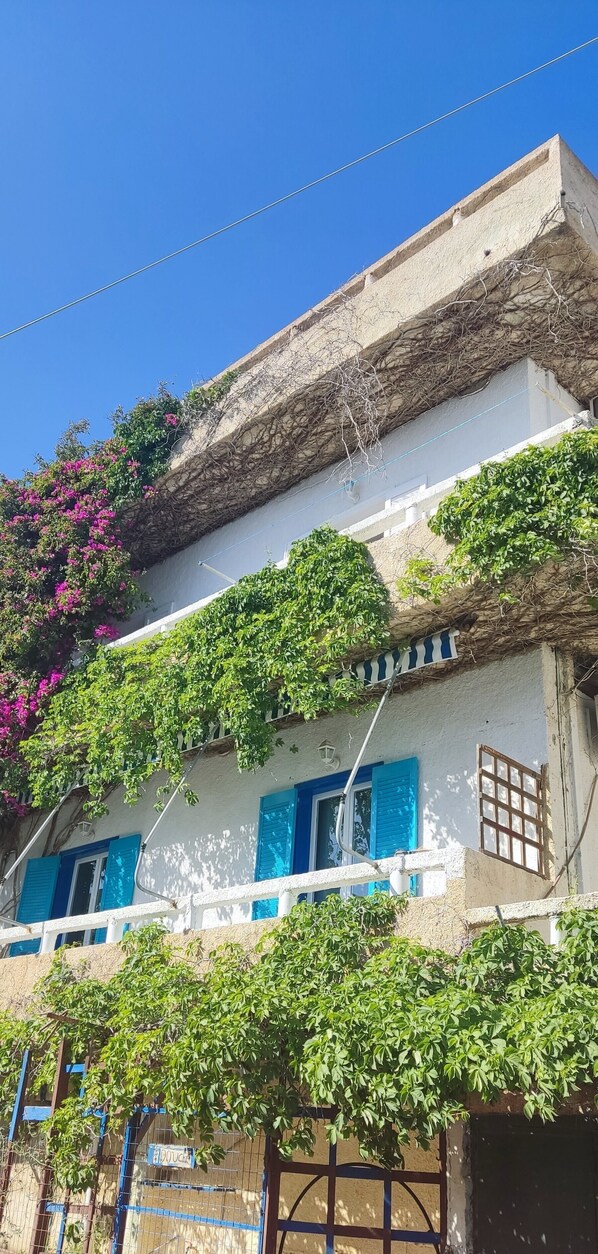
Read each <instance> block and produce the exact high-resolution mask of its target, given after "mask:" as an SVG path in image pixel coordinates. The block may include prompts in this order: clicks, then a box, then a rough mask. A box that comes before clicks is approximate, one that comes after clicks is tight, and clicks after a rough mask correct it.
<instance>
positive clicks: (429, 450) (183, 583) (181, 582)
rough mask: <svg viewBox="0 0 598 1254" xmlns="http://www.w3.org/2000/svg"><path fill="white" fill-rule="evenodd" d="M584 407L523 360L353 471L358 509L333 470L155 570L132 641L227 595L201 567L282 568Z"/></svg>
mask: <svg viewBox="0 0 598 1254" xmlns="http://www.w3.org/2000/svg"><path fill="white" fill-rule="evenodd" d="M578 408H579V406H578V405H577V403H576V401H575V400H574V399H573V397H571V396H569V394H568V393H566V392H565V391H564V390H563V389H562V388H560V387H559V385H558V384H557V383H556V381H555V379H554V376H553V375H551V374H550V373H549V372H548V371H545V370H541V369H540V368H539V367H537V366H536V365H535V364H534V363H533V362H531V361H530V360H529V359H525V360H523V361H520V362H518V363H517V364H516V365H514V366H510V367H509V368H508V369H506V370H504V371H501V372H500V373H499V374H498V375H495V376H494V378H492V379H491V380H490V381H489V382H488V383H487V385H486V386H485V387H483V388H481V389H478V390H476V391H475V392H474V393H472V394H471V395H469V396H462V397H459V398H457V399H455V400H451V401H446V402H445V403H444V404H442V405H438V406H437V407H436V408H435V409H432V410H429V411H428V412H426V413H424V414H421V415H420V416H419V417H418V418H417V419H416V420H415V421H414V422H410V423H407V424H406V425H405V426H403V427H400V428H399V429H398V430H397V431H394V432H392V433H391V434H390V435H388V436H386V437H385V438H384V439H383V440H382V441H381V445H380V451H379V453H376V454H374V455H373V458H372V466H371V468H369V469H368V467H367V466H366V465H365V464H364V463H363V462H359V461H357V462H356V463H355V466H354V468H353V471H352V477H353V480H354V481H355V482H356V484H357V487H358V491H359V501H357V502H356V503H352V502H351V501H350V499H349V498H348V496H347V492H346V490H345V489H344V488H343V486H342V482H341V481H342V479H343V478H344V479H346V475H347V472H346V468H345V470H344V471H343V472H340V471H339V470H338V469H337V470H335V469H334V468H332V469H330V468H328V469H327V470H324V471H321V472H320V473H319V474H316V475H313V476H312V477H311V478H309V479H306V480H304V482H303V483H302V484H301V485H300V486H299V487H296V488H293V489H291V490H290V491H288V492H284V493H282V494H281V495H280V496H279V497H277V498H275V499H274V500H272V501H269V502H268V504H267V505H264V506H262V507H261V508H260V509H254V510H251V511H250V512H249V513H247V514H245V515H244V516H243V517H242V518H238V519H236V520H235V521H234V522H232V523H229V524H228V525H227V526H225V527H221V528H219V529H218V530H217V531H214V532H212V533H211V534H210V535H207V536H204V537H203V538H202V539H201V540H198V541H197V542H196V543H195V544H192V545H190V546H189V547H188V548H186V549H183V550H181V552H180V553H177V554H175V555H174V556H173V557H169V558H167V559H166V561H164V562H161V563H159V564H158V565H157V566H154V567H152V568H151V570H149V571H148V572H147V574H146V575H145V576H144V579H143V581H142V582H143V585H144V588H145V590H146V591H147V593H148V594H149V596H150V597H151V598H152V603H153V608H149V609H148V608H147V607H145V608H144V609H142V610H140V611H139V612H138V613H137V614H136V615H135V616H134V617H133V618H132V619H131V620H130V623H129V624H128V625H127V627H126V628H125V632H126V631H129V630H134V629H136V628H138V627H140V626H142V625H143V624H144V622H145V621H146V620H153V619H155V618H158V617H163V616H164V615H166V614H169V613H170V612H171V611H173V610H178V609H181V608H183V607H184V606H186V605H189V604H191V603H192V602H194V601H197V600H199V599H200V598H201V597H204V596H209V595H210V594H211V593H214V592H216V591H218V590H219V589H220V588H222V587H223V582H224V581H223V580H222V579H220V578H219V577H218V576H217V575H214V574H213V573H212V572H210V571H208V570H206V569H205V568H204V567H200V566H199V562H200V561H208V562H210V563H211V564H213V565H214V566H216V567H217V568H218V569H219V570H222V571H223V572H224V573H225V574H227V575H228V576H229V577H230V578H231V579H238V578H239V577H240V576H241V575H243V574H248V573H250V572H252V571H256V570H259V569H260V568H261V567H262V566H264V565H265V563H266V562H267V561H269V560H272V561H279V560H280V559H281V558H283V557H284V554H285V552H286V550H287V549H288V547H289V545H290V544H291V542H292V541H293V540H294V539H297V538H298V537H299V536H302V535H305V534H307V533H308V532H309V531H311V530H312V529H313V528H314V527H316V526H319V525H320V524H321V523H324V522H332V523H333V524H334V525H335V526H336V527H339V528H342V527H347V526H349V525H350V524H352V523H354V522H357V521H359V520H360V519H362V518H365V517H367V516H368V515H370V514H372V513H375V512H376V511H377V510H379V509H382V508H383V507H384V505H385V502H386V501H387V500H389V499H392V498H395V497H398V496H401V495H403V494H404V492H406V491H411V490H413V489H414V488H416V487H418V486H419V485H420V484H423V485H425V486H428V487H429V486H431V485H432V484H434V483H438V482H440V481H441V480H443V479H445V478H448V477H449V476H450V475H453V474H456V473H458V472H459V471H461V470H465V469H466V468H467V467H468V466H471V465H473V464H475V463H476V462H478V461H481V460H483V459H484V458H487V457H490V456H492V455H493V454H495V453H499V452H501V451H502V450H504V449H506V448H509V447H510V446H511V445H513V444H516V443H518V442H519V441H520V440H525V439H526V438H527V437H528V436H531V435H535V434H537V433H538V432H539V431H542V430H544V429H545V428H547V427H550V426H553V425H554V424H556V423H558V422H562V420H563V418H564V417H566V416H567V414H568V413H569V414H570V413H574V412H576V410H577V409H578Z"/></svg>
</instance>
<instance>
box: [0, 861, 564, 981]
mask: <svg viewBox="0 0 598 1254" xmlns="http://www.w3.org/2000/svg"><path fill="white" fill-rule="evenodd" d="M375 866H376V869H377V872H378V875H379V882H386V883H388V885H389V891H390V892H391V894H394V895H399V894H403V893H408V892H409V889H410V886H411V887H413V877H416V880H415V882H416V883H417V893H418V895H417V896H412V897H409V899H408V906H407V910H406V913H405V914H404V915H403V916H401V919H400V920H399V923H398V929H399V931H400V933H401V934H403V935H408V936H411V937H413V938H414V939H418V940H421V941H423V942H424V943H427V944H433V945H435V946H439V947H444V948H447V949H449V950H455V949H457V948H458V947H459V945H460V944H461V943H462V941H463V938H464V936H465V935H466V933H467V925H468V924H469V923H471V924H472V925H477V924H478V923H481V922H487V921H490V919H492V918H495V917H496V913H495V910H494V905H493V904H491V903H494V902H513V901H517V900H519V899H523V898H525V899H526V905H527V907H530V905H531V904H532V903H533V899H534V898H535V897H538V896H540V895H541V893H542V892H543V891H545V884H546V881H545V880H544V879H542V878H541V877H539V876H537V875H534V874H532V873H531V872H529V871H526V870H524V869H523V868H521V867H515V866H512V865H509V864H507V863H501V862H499V861H498V860H497V859H495V858H492V857H489V856H488V855H487V854H486V853H484V852H483V851H479V850H473V849H468V848H465V847H463V846H454V847H452V848H450V849H444V850H422V849H420V850H414V851H413V852H412V853H404V854H397V855H395V856H394V857H392V858H384V859H381V860H380V861H379V862H377V863H376V864H375ZM373 873H374V872H373V869H372V867H371V866H370V865H367V864H365V863H355V864H352V865H349V866H337V867H332V868H330V869H326V870H323V871H310V872H307V873H305V874H303V875H293V876H288V877H282V878H278V879H269V880H261V881H260V882H255V883H249V884H235V885H233V886H231V887H226V888H217V889H211V890H209V891H206V892H202V893H196V894H192V895H188V896H183V897H180V898H178V899H176V900H172V901H158V900H154V901H146V902H139V903H134V904H132V905H130V906H127V907H122V908H120V909H114V910H102V911H96V912H95V913H90V914H82V915H77V916H73V915H70V916H68V917H65V918H60V919H47V920H45V921H44V922H39V923H30V924H21V923H18V924H15V925H14V926H9V927H3V928H2V929H1V930H0V949H4V947H6V946H8V945H10V944H12V943H15V942H20V941H36V940H39V941H40V947H39V953H40V954H41V955H50V954H51V953H52V952H53V951H54V949H55V947H56V942H57V940H58V938H59V936H61V935H64V934H65V933H67V932H70V933H73V932H75V931H76V932H88V931H94V930H97V929H105V940H106V943H107V944H109V945H110V944H114V943H116V942H118V941H120V940H121V939H122V937H123V934H124V932H125V930H126V929H127V928H129V927H140V926H143V925H144V924H147V923H151V922H154V921H161V922H163V923H164V924H165V925H166V927H167V929H168V930H169V931H170V932H172V933H174V934H178V935H184V934H186V933H190V932H199V931H202V930H204V929H205V931H206V932H207V933H209V934H210V943H209V948H211V947H212V945H213V944H214V943H215V944H218V943H220V939H222V940H223V941H224V940H229V939H230V931H229V929H230V927H231V923H232V917H231V916H232V911H233V910H234V908H235V907H236V908H239V907H240V908H245V910H246V911H247V916H248V917H246V919H245V920H244V921H237V922H236V923H235V925H234V930H235V939H240V940H241V942H242V943H243V941H244V940H245V941H249V943H251V941H252V939H254V937H255V931H256V928H257V930H258V931H261V929H262V927H263V926H271V925H272V923H273V922H274V920H275V918H276V917H278V918H283V917H284V916H285V915H288V914H289V913H290V911H291V909H292V908H293V906H294V905H295V904H296V902H297V901H298V900H299V898H300V897H302V896H304V895H306V894H313V893H316V892H323V891H328V890H335V889H336V890H341V891H342V890H348V891H350V890H351V889H352V888H358V887H360V886H363V885H367V884H369V883H371V882H372V875H373ZM264 901H267V902H269V903H272V905H271V911H272V920H265V921H264V922H263V923H256V922H254V923H253V925H252V924H251V922H250V918H251V915H250V913H249V912H250V910H251V909H252V907H253V906H254V904H255V903H258V902H264ZM539 905H540V906H541V907H543V914H550V907H554V906H555V903H554V902H540V903H539ZM517 908H518V907H513V906H509V907H505V912H506V910H507V909H508V910H509V911H512V910H513V909H515V910H516V909H517ZM78 948H80V947H78ZM102 948H103V947H102V946H98V945H96V946H90V947H86V949H85V953H86V955H90V956H91V955H92V954H94V953H96V954H99V953H101V951H102ZM34 958H35V955H26V956H24V957H23V958H22V959H21V960H22V961H25V962H30V961H31V960H32V959H34ZM10 965H11V967H12V966H13V965H19V959H18V958H17V959H14V960H13V961H12V962H11V964H10ZM34 965H35V963H34Z"/></svg>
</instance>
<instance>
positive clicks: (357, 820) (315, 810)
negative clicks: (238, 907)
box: [253, 758, 419, 919]
mask: <svg viewBox="0 0 598 1254" xmlns="http://www.w3.org/2000/svg"><path fill="white" fill-rule="evenodd" d="M348 778H349V772H348V771H342V772H339V773H338V774H335V775H326V776H323V777H322V778H319V779H312V780H307V781H306V782H305V783H302V784H296V785H295V786H294V787H293V788H287V789H285V790H284V791H283V792H277V793H267V794H266V795H265V796H263V797H262V798H261V800H260V816H259V826H258V838H257V854H256V862H255V879H256V881H260V880H268V879H277V878H279V877H286V876H289V875H301V874H303V873H304V872H306V871H310V870H316V869H322V868H325V867H333V866H339V865H341V864H342V862H343V861H344V860H345V858H346V859H347V860H348V859H349V856H350V855H348V854H347V855H345V854H344V853H343V851H342V850H341V849H340V848H339V846H338V844H337V842H336V835H335V831H336V820H337V817H338V807H339V801H340V796H341V793H342V790H343V789H344V787H345V784H346V783H347V780H348ZM418 787H419V786H418V762H417V758H402V759H401V760H400V761H397V762H386V763H381V762H379V763H376V764H375V765H372V766H362V767H360V769H359V771H358V772H357V775H356V777H355V781H354V785H353V787H352V789H351V793H350V795H349V797H348V800H347V804H346V807H345V820H344V829H343V830H344V837H343V840H344V843H346V844H348V845H351V844H352V845H353V848H354V849H356V850H357V851H358V852H359V853H362V852H363V853H369V855H370V856H371V857H372V858H374V859H375V860H380V859H382V858H390V857H392V855H393V854H394V853H396V852H397V850H402V849H404V850H408V849H416V848H417V835H418ZM412 887H414V886H413V885H412ZM354 891H357V892H364V893H365V892H368V891H369V887H368V886H367V885H366V886H364V888H360V889H355V890H354ZM318 896H319V894H318V895H316V899H317V897H318ZM276 913H277V902H276V901H275V900H267V901H258V902H255V904H254V906H253V918H254V919H267V918H273V917H274V916H275V915H276Z"/></svg>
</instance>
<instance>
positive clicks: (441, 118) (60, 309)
mask: <svg viewBox="0 0 598 1254" xmlns="http://www.w3.org/2000/svg"><path fill="white" fill-rule="evenodd" d="M595 43H598V35H593V36H592V38H591V39H586V40H584V42H583V43H581V44H577V45H576V46H575V48H569V49H567V51H566V52H561V53H559V55H558V56H556V57H551V58H550V60H549V61H543V62H542V64H541V65H535V66H534V67H533V69H531V70H525V72H524V73H523V74H517V75H516V76H515V78H510V79H508V80H507V81H506V82H505V83H500V84H499V86H498V87H491V88H490V89H489V90H488V91H484V92H482V93H481V95H479V96H474V97H472V99H471V100H466V101H465V102H464V103H463V104H460V105H456V106H455V108H454V109H447V110H446V112H445V113H440V114H438V116H437V117H435V118H430V119H429V120H428V121H427V122H422V123H420V125H419V126H414V127H413V128H412V129H411V130H410V131H405V132H404V133H403V134H402V135H397V136H396V138H395V139H390V140H388V141H387V143H385V144H379V146H378V147H377V148H372V149H371V150H370V151H369V152H365V153H362V155H361V156H360V157H354V158H353V160H352V161H346V162H345V163H344V164H343V165H339V166H337V167H336V168H335V169H334V170H329V171H328V172H327V173H326V174H321V175H320V176H319V177H318V178H315V179H311V180H310V182H309V183H303V185H302V186H301V187H296V188H295V189H294V190H293V191H291V192H286V193H285V194H284V195H282V196H277V197H276V199H275V200H270V201H268V203H267V204H265V205H260V207H259V208H258V209H252V210H251V211H250V212H249V213H245V214H243V215H242V216H241V217H239V218H235V219H234V220H233V221H232V222H227V223H226V224H225V225H224V226H220V227H217V228H216V230H214V231H208V233H207V234H206V235H201V236H200V238H199V239H196V240H192V241H191V243H190V244H183V246H182V247H181V248H175V249H173V250H172V252H169V253H165V254H164V256H163V257H157V258H156V260H155V261H149V262H147V264H146V265H144V266H138V267H137V269H135V270H130V271H129V273H128V274H123V275H121V276H120V278H118V279H112V280H111V282H109V283H104V284H102V286H101V287H96V288H94V289H93V291H91V292H86V293H85V295H84V296H77V297H76V298H75V299H74V300H69V301H66V303H65V304H64V305H58V306H57V307H56V309H50V310H49V311H48V312H47V313H44V314H39V315H38V317H36V318H30V319H29V321H28V322H22V323H21V324H20V326H17V327H12V328H11V330H9V331H3V332H2V333H1V334H0V340H7V339H9V337H10V336H12V335H18V334H19V332H20V331H27V330H28V329H29V328H30V327H35V326H37V325H38V324H39V323H40V322H46V321H47V319H48V318H55V317H56V316H57V314H61V313H65V312H66V311H67V310H68V309H74V308H75V306H76V305H82V304H83V303H84V302H85V301H88V300H92V299H93V298H94V297H95V296H101V295H103V293H104V292H109V291H111V290H112V288H115V287H119V286H120V285H121V284H122V283H128V281H129V279H136V278H138V277H139V275H140V274H147V272H148V270H155V269H156V267H157V266H162V265H164V263H165V262H167V261H172V260H173V259H174V258H175V257H181V256H182V255H183V254H184V253H188V252H190V251H191V249H193V248H199V247H200V246H201V245H202V244H207V243H209V242H210V241H211V240H214V239H218V237H219V236H221V235H226V234H227V233H228V232H229V231H233V230H235V229H236V227H239V226H243V225H244V224H245V223H246V222H252V221H253V220H254V219H255V218H259V217H261V216H262V214H264V213H269V212H270V210H271V209H277V208H278V207H279V206H280V205H284V204H287V203H288V201H290V200H295V199H296V198H297V197H298V196H302V195H303V193H304V192H309V191H312V189H313V188H314V187H319V186H320V185H321V184H322V183H327V182H329V181H330V179H333V178H336V177H337V175H339V174H344V173H345V172H346V171H347V170H352V169H354V168H355V166H358V165H363V163H364V162H365V161H369V160H370V159H371V158H372V157H378V156H380V154H381V153H383V152H388V151H389V149H391V148H396V146H397V145H398V144H402V143H404V142H405V140H407V139H413V138H414V136H416V135H421V134H422V132H423V131H427V130H430V128H431V127H432V126H437V125H438V123H440V122H446V121H448V119H449V118H454V117H456V116H457V114H459V113H463V112H464V111H465V110H466V109H471V108H472V106H473V105H477V104H481V103H482V101H484V100H490V99H491V97H492V96H497V95H498V94H499V92H502V91H506V90H507V88H509V87H514V86H516V84H517V83H523V82H524V81H525V80H526V79H528V78H532V77H533V75H534V74H539V73H540V72H541V71H542V70H547V69H549V67H550V66H552V65H557V64H558V63H559V62H560V61H565V60H566V59H567V58H568V57H572V56H574V55H575V53H577V52H582V51H583V49H584V48H589V47H590V46H591V45H592V44H595Z"/></svg>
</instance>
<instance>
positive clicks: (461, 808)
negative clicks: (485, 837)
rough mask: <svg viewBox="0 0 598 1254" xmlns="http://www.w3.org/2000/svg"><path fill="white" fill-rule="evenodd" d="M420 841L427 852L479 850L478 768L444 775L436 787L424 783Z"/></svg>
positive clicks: (424, 781) (426, 782)
mask: <svg viewBox="0 0 598 1254" xmlns="http://www.w3.org/2000/svg"><path fill="white" fill-rule="evenodd" d="M420 800H421V808H422V824H421V829H422V830H421V832H420V839H421V842H422V846H423V848H425V849H428V848H434V849H447V848H450V847H452V846H453V845H455V844H456V845H468V846H469V847H470V848H474V849H475V848H477V846H478V843H479V832H478V824H477V781H476V775H475V768H474V767H472V770H471V772H469V771H467V770H465V769H463V770H462V771H459V772H456V773H453V774H449V775H445V776H443V778H442V780H441V781H439V782H438V783H436V784H431V783H429V782H428V781H426V780H425V779H424V780H423V781H422V795H421V799H420Z"/></svg>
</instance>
